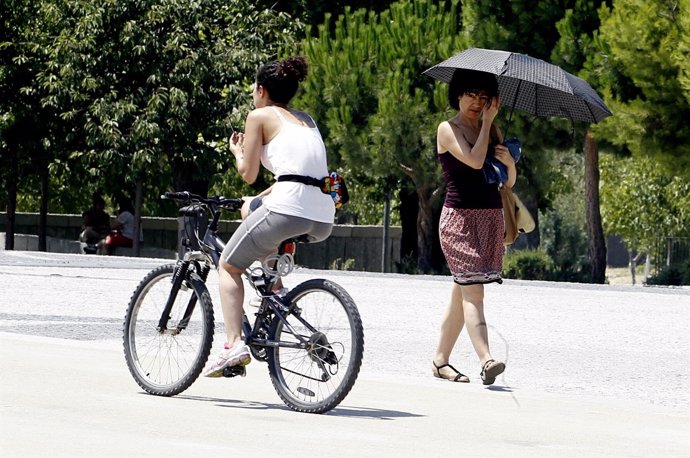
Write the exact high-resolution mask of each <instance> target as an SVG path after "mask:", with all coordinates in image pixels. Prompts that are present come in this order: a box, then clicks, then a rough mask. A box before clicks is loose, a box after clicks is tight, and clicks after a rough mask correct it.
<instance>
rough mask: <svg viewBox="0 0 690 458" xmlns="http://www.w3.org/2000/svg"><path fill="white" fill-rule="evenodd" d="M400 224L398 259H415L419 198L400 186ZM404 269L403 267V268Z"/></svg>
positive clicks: (403, 186)
mask: <svg viewBox="0 0 690 458" xmlns="http://www.w3.org/2000/svg"><path fill="white" fill-rule="evenodd" d="M399 198H400V226H401V227H402V235H401V237H400V261H401V262H402V263H405V261H406V260H409V259H412V260H414V261H415V262H416V261H417V258H418V255H419V246H418V245H417V231H418V230H417V220H418V215H419V202H418V200H419V198H418V197H417V193H416V192H415V191H414V190H412V189H410V188H409V187H407V186H405V185H404V182H403V185H402V186H401V187H400V192H399ZM403 270H404V269H403Z"/></svg>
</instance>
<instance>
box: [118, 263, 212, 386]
mask: <svg viewBox="0 0 690 458" xmlns="http://www.w3.org/2000/svg"><path fill="white" fill-rule="evenodd" d="M174 272H175V265H174V264H169V265H164V266H161V267H158V268H156V269H154V270H152V271H151V272H149V273H148V275H146V277H144V279H143V280H142V281H141V283H139V286H137V289H136V290H135V291H134V294H133V295H132V298H131V299H130V302H129V307H128V308H127V314H126V315H125V321H124V333H123V334H124V335H123V340H124V351H125V359H126V360H127V367H128V368H129V371H130V373H131V374H132V376H133V377H134V380H135V381H136V382H137V383H138V384H139V386H141V387H142V388H143V389H144V390H146V391H147V392H148V393H151V394H155V395H158V396H174V395H176V394H179V393H181V392H182V391H184V390H186V389H187V388H189V386H191V384H192V383H193V382H194V381H195V380H196V379H197V378H198V377H199V374H200V373H201V371H202V370H203V368H204V365H205V364H206V361H207V360H208V356H209V354H210V352H211V345H212V343H213V304H212V302H211V297H210V295H209V293H208V290H207V289H206V286H205V285H204V282H203V281H202V280H201V279H200V278H199V277H198V276H197V275H196V274H195V273H188V274H187V276H186V279H185V280H183V281H182V283H181V286H180V288H179V289H178V290H177V291H176V292H175V293H176V297H175V301H174V302H173V304H172V308H171V309H170V313H168V314H167V323H166V325H165V327H164V329H161V328H160V323H161V317H162V315H163V311H164V310H165V305H166V303H167V301H168V298H169V297H170V295H171V291H172V289H173V283H172V277H173V274H174Z"/></svg>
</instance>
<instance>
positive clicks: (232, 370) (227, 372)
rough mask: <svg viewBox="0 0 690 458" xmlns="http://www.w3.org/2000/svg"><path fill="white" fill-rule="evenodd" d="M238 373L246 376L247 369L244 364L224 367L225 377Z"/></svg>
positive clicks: (235, 375)
mask: <svg viewBox="0 0 690 458" xmlns="http://www.w3.org/2000/svg"><path fill="white" fill-rule="evenodd" d="M238 375H240V376H242V377H245V376H246V375H247V369H246V368H245V367H244V366H230V367H226V368H225V369H223V377H237V376H238Z"/></svg>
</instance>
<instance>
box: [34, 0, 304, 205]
mask: <svg viewBox="0 0 690 458" xmlns="http://www.w3.org/2000/svg"><path fill="white" fill-rule="evenodd" d="M40 6H41V9H40V15H39V18H40V22H39V24H43V25H46V24H47V25H49V27H47V28H46V30H48V31H49V32H48V33H49V34H50V35H49V36H47V37H46V39H45V40H44V41H43V42H44V43H45V42H48V41H49V42H50V43H51V46H50V47H49V48H48V49H46V53H47V56H46V60H45V62H44V63H43V66H42V68H41V69H40V70H39V71H37V72H36V75H35V76H36V79H37V82H38V84H39V86H40V90H41V96H42V103H43V106H44V107H46V108H48V109H51V110H54V111H55V112H56V114H57V116H58V117H59V120H60V121H61V122H62V124H63V125H64V126H65V130H64V132H65V135H64V138H62V139H61V144H60V145H57V146H59V147H61V148H62V149H64V150H66V151H69V153H70V154H69V158H68V160H66V161H63V162H60V163H58V164H54V167H53V168H54V174H55V175H57V176H67V175H72V174H76V175H77V176H79V175H81V176H82V183H81V184H82V186H83V185H84V184H85V183H88V182H91V183H93V185H94V187H95V185H100V186H102V187H104V188H105V189H106V192H109V193H111V194H112V193H115V192H117V191H120V190H121V188H122V187H129V186H131V185H132V183H134V182H135V181H136V180H138V179H140V180H143V181H144V182H145V183H146V185H147V186H148V192H149V195H151V196H157V195H159V194H160V191H161V190H164V189H168V188H171V187H176V188H186V189H189V190H191V191H196V192H200V193H205V192H206V191H207V189H208V185H209V179H210V177H212V176H213V175H214V174H215V173H216V172H218V171H219V170H222V169H224V168H227V167H228V165H229V164H228V161H227V159H226V158H227V155H226V154H225V153H224V150H223V149H222V145H223V142H224V141H225V139H226V138H227V135H228V133H229V132H230V129H231V126H238V125H239V124H240V120H241V119H243V116H244V114H245V113H246V111H247V110H248V108H249V105H248V102H249V101H250V100H247V99H248V98H247V96H246V94H247V91H248V88H249V86H250V85H251V83H252V82H253V77H254V74H255V71H256V68H257V67H258V65H259V64H260V63H262V62H265V61H266V60H269V59H271V58H274V57H275V56H276V55H277V53H278V52H279V49H280V47H281V46H287V45H289V44H290V43H291V37H292V36H293V34H294V30H295V27H298V26H299V23H295V22H294V21H292V20H290V18H289V17H288V16H287V15H283V14H276V13H274V12H273V11H271V10H268V9H266V10H257V9H256V8H255V7H254V6H253V2H249V1H234V2H224V1H221V0H197V1H194V2H188V1H182V0H157V1H154V2H143V1H139V0H107V1H103V2H93V1H90V0H44V1H42V2H41V3H40ZM53 30H54V31H55V33H54V34H53V33H52V31H53ZM48 39H49V40H48ZM39 44H40V43H39ZM80 168H81V169H82V170H84V171H85V173H82V174H80V170H79V169H80ZM85 194H90V193H85ZM153 208H155V205H154V206H153Z"/></svg>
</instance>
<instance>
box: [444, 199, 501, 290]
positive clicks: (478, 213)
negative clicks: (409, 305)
mask: <svg viewBox="0 0 690 458" xmlns="http://www.w3.org/2000/svg"><path fill="white" fill-rule="evenodd" d="M439 232H440V236H441V237H440V238H441V249H442V250H443V255H444V256H445V257H446V261H447V262H448V268H450V271H451V273H452V274H453V280H454V281H455V282H456V283H458V284H460V285H475V284H479V283H492V282H498V283H502V281H503V280H502V279H501V266H502V264H503V251H504V247H503V238H504V232H505V226H504V222H503V210H502V209H500V208H479V209H475V208H448V207H443V210H442V211H441V221H440V224H439Z"/></svg>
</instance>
